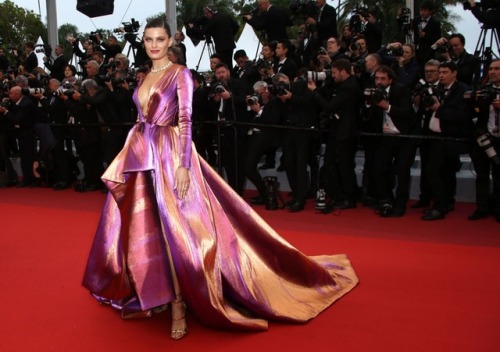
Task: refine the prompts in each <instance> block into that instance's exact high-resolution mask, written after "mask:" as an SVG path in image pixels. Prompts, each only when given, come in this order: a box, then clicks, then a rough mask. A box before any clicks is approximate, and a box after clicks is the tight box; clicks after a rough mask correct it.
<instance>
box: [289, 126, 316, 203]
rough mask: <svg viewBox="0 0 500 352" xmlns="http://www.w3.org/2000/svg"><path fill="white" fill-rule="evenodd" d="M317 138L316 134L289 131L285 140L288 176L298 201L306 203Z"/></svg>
mask: <svg viewBox="0 0 500 352" xmlns="http://www.w3.org/2000/svg"><path fill="white" fill-rule="evenodd" d="M315 138H316V135H315V134H314V133H311V132H306V131H298V130H287V131H286V132H285V135H284V138H283V153H284V155H285V157H284V162H285V170H286V176H287V178H288V183H289V184H290V188H291V189H292V194H293V197H294V198H295V199H296V200H298V201H305V199H306V196H307V191H308V189H309V174H308V172H307V165H308V161H309V157H310V153H311V148H312V143H313V141H314V139H315Z"/></svg>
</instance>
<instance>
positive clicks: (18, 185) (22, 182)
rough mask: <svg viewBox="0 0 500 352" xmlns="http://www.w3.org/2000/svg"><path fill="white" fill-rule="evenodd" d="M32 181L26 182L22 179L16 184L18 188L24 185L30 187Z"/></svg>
mask: <svg viewBox="0 0 500 352" xmlns="http://www.w3.org/2000/svg"><path fill="white" fill-rule="evenodd" d="M31 184H32V183H31V182H25V181H21V182H19V183H18V184H17V185H16V188H24V187H29V186H31Z"/></svg>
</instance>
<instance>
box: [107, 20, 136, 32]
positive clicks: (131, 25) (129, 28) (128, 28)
mask: <svg viewBox="0 0 500 352" xmlns="http://www.w3.org/2000/svg"><path fill="white" fill-rule="evenodd" d="M122 24H123V28H115V29H113V33H121V32H122V30H123V31H124V32H125V33H136V32H137V31H139V28H141V25H140V23H139V21H136V20H135V18H131V19H130V22H122Z"/></svg>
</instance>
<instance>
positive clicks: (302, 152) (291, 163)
mask: <svg viewBox="0 0 500 352" xmlns="http://www.w3.org/2000/svg"><path fill="white" fill-rule="evenodd" d="M280 75H281V74H280ZM284 77H286V76H284ZM280 81H281V79H280ZM276 94H277V96H278V98H279V99H280V100H281V101H282V102H283V103H285V105H286V107H285V113H286V117H285V120H286V121H285V124H286V125H288V126H293V127H301V128H307V129H311V128H313V127H315V126H317V125H318V114H317V109H316V105H315V100H314V95H313V93H312V92H311V91H310V90H309V89H308V88H307V82H306V81H305V80H303V79H297V80H295V81H294V82H293V83H291V85H290V89H285V90H284V91H283V92H277V93H276ZM316 137H317V135H316V134H315V133H311V132H309V131H304V130H293V129H289V130H288V129H287V130H285V133H284V136H283V154H284V165H285V171H286V176H287V178H288V183H289V184H290V188H291V189H292V197H293V198H292V199H291V200H290V201H289V202H288V203H287V208H288V210H290V211H291V212H297V211H301V210H303V209H304V206H305V203H306V196H307V191H308V189H309V175H308V172H307V166H308V161H309V157H310V155H311V148H312V147H313V144H314V141H315V139H316Z"/></svg>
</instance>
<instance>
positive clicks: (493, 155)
mask: <svg viewBox="0 0 500 352" xmlns="http://www.w3.org/2000/svg"><path fill="white" fill-rule="evenodd" d="M476 135H477V137H476V141H477V144H478V145H479V147H480V148H481V150H483V151H484V152H485V153H486V155H487V156H488V158H489V159H490V161H491V162H492V163H493V165H496V166H498V165H500V156H499V155H498V154H497V151H496V150H495V146H494V145H493V141H492V137H491V134H490V133H488V132H484V131H483V132H479V131H478V133H476Z"/></svg>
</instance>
